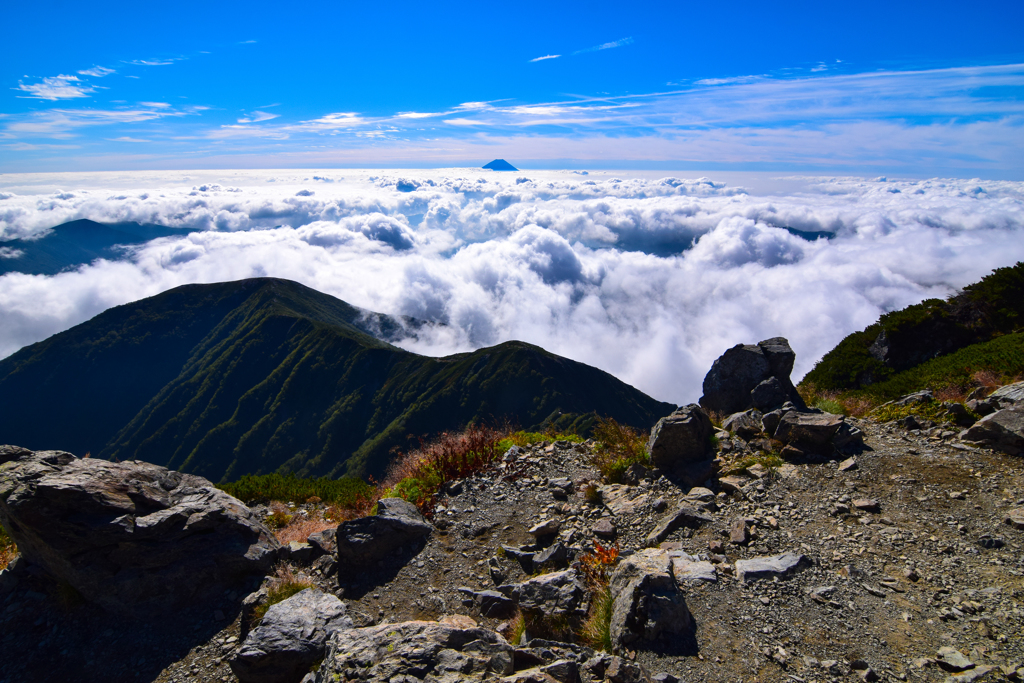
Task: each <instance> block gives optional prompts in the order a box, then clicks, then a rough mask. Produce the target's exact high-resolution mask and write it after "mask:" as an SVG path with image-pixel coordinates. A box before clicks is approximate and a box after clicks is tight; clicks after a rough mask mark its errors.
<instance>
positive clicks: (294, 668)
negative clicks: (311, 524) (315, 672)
mask: <svg viewBox="0 0 1024 683" xmlns="http://www.w3.org/2000/svg"><path fill="white" fill-rule="evenodd" d="M351 627H352V621H351V620H350V619H349V618H348V617H347V616H345V604H344V603H343V602H341V600H338V598H336V597H334V596H333V595H329V594H325V593H322V592H321V591H319V590H317V589H316V588H307V589H305V590H303V591H300V592H299V593H296V594H295V595H293V596H292V597H290V598H288V599H287V600H284V601H282V602H279V603H277V604H276V605H271V606H270V609H269V610H267V613H266V615H265V616H264V617H263V621H261V622H260V624H259V626H257V627H256V628H254V629H253V630H252V631H250V632H249V634H248V635H247V636H246V638H245V641H244V642H243V643H242V646H241V647H240V648H239V649H238V650H236V651H235V652H234V654H232V656H231V658H230V659H229V660H228V664H229V665H230V666H231V671H232V672H233V673H234V674H235V676H237V677H238V680H239V681H241V683H297V682H298V681H301V680H302V677H303V676H304V675H305V674H306V673H308V672H309V668H310V666H311V665H313V664H314V663H316V662H317V661H319V660H320V659H321V658H322V657H323V656H324V648H325V644H326V641H327V638H328V637H329V636H330V634H331V633H333V632H335V631H337V630H339V629H346V628H351Z"/></svg>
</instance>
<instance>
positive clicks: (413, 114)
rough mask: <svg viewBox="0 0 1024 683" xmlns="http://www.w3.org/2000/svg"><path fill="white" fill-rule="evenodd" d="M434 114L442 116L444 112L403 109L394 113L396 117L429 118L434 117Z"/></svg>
mask: <svg viewBox="0 0 1024 683" xmlns="http://www.w3.org/2000/svg"><path fill="white" fill-rule="evenodd" d="M435 116H444V114H440V113H429V112H421V111H403V112H401V113H398V114H395V118H398V119H429V118H434V117H435Z"/></svg>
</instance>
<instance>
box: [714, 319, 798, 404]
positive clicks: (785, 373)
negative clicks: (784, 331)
mask: <svg viewBox="0 0 1024 683" xmlns="http://www.w3.org/2000/svg"><path fill="white" fill-rule="evenodd" d="M795 360H796V354H795V353H794V352H793V349H792V348H791V347H790V346H789V342H788V341H787V340H786V339H785V338H783V337H773V338H772V339H766V340H764V341H762V342H759V343H757V344H756V345H754V344H737V345H736V346H734V347H732V348H731V349H729V350H728V351H726V352H725V353H723V354H722V355H721V356H720V357H719V358H718V360H716V361H715V362H714V364H712V366H711V370H710V371H708V374H707V375H706V376H705V377H704V385H703V388H704V395H703V396H701V398H700V405H701V406H703V407H704V408H705V409H706V410H710V411H717V412H721V413H726V414H732V413H739V412H743V411H745V410H748V409H749V408H757V409H758V410H761V411H762V412H764V411H770V410H774V409H775V408H778V407H779V406H781V405H782V404H784V403H785V402H786V401H792V402H793V403H794V404H796V405H797V406H798V407H800V408H803V402H802V400H801V399H800V396H799V394H797V393H796V388H795V387H793V383H792V382H791V381H790V379H789V375H790V373H791V372H792V371H793V363H794V361H795Z"/></svg>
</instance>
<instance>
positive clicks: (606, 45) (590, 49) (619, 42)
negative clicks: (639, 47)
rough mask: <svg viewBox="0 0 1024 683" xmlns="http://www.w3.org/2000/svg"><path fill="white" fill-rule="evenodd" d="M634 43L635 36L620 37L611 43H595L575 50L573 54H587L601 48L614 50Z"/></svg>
mask: <svg viewBox="0 0 1024 683" xmlns="http://www.w3.org/2000/svg"><path fill="white" fill-rule="evenodd" d="M632 44H633V38H632V37H628V38H619V39H618V40H613V41H611V42H610V43H601V44H600V45H594V46H593V47H585V48H583V49H582V50H576V51H575V52H573V54H574V55H582V54H586V53H588V52H598V51H600V50H613V49H615V48H617V47H625V46H626V45H632Z"/></svg>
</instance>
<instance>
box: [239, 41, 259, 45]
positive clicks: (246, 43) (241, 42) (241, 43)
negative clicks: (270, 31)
mask: <svg viewBox="0 0 1024 683" xmlns="http://www.w3.org/2000/svg"><path fill="white" fill-rule="evenodd" d="M258 42H259V41H258V40H242V41H239V43H238V44H239V45H253V44H255V43H258Z"/></svg>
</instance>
